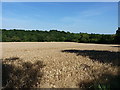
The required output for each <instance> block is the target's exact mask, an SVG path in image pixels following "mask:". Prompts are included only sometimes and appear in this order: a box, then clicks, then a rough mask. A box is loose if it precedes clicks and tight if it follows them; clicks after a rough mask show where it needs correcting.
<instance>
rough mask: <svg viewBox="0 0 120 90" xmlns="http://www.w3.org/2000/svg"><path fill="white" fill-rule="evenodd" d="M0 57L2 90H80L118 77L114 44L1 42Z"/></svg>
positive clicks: (117, 50)
mask: <svg viewBox="0 0 120 90" xmlns="http://www.w3.org/2000/svg"><path fill="white" fill-rule="evenodd" d="M2 54H3V55H2V60H3V65H2V67H3V82H2V84H3V87H4V88H6V87H14V88H17V87H20V88H25V87H34V88H35V87H36V88H83V89H84V88H89V87H92V85H93V83H106V82H111V81H113V80H115V79H117V80H118V78H119V76H120V71H119V70H120V61H119V58H120V52H119V46H118V45H110V44H109V45H107V44H83V43H73V42H2ZM115 83H116V82H115ZM111 85H114V83H111Z"/></svg>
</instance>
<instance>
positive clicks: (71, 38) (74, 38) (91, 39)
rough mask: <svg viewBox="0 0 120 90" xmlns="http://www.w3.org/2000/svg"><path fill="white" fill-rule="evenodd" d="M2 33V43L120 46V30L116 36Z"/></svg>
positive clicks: (56, 31)
mask: <svg viewBox="0 0 120 90" xmlns="http://www.w3.org/2000/svg"><path fill="white" fill-rule="evenodd" d="M0 31H2V42H79V43H101V44H119V43H120V28H118V30H117V31H116V34H94V33H91V34H88V33H81V32H80V33H70V32H65V31H58V30H50V31H40V30H16V29H11V30H6V29H0Z"/></svg>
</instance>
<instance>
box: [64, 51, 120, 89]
mask: <svg viewBox="0 0 120 90" xmlns="http://www.w3.org/2000/svg"><path fill="white" fill-rule="evenodd" d="M62 52H67V53H76V54H77V55H81V56H84V57H86V56H88V57H89V58H90V59H92V60H93V61H99V62H101V63H112V65H114V66H120V61H119V58H120V52H110V51H98V50H62ZM118 68H120V67H118ZM91 75H92V76H91V77H94V79H93V80H92V81H89V80H88V81H83V82H80V83H79V88H82V89H83V90H115V89H116V88H119V89H120V85H119V84H120V70H119V69H118V72H117V75H112V74H111V73H109V72H107V73H104V74H102V75H100V76H99V75H98V76H95V75H96V72H92V74H91Z"/></svg>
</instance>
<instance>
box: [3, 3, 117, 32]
mask: <svg viewBox="0 0 120 90" xmlns="http://www.w3.org/2000/svg"><path fill="white" fill-rule="evenodd" d="M117 27H118V3H117V2H3V3H2V28H4V29H29V30H32V29H34V30H52V29H54V30H59V31H69V32H73V33H79V32H85V33H86V32H87V33H99V34H114V33H115V32H116V29H117Z"/></svg>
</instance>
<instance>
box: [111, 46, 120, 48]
mask: <svg viewBox="0 0 120 90" xmlns="http://www.w3.org/2000/svg"><path fill="white" fill-rule="evenodd" d="M112 47H117V48H120V46H112Z"/></svg>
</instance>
